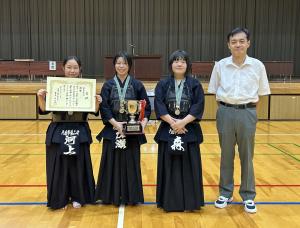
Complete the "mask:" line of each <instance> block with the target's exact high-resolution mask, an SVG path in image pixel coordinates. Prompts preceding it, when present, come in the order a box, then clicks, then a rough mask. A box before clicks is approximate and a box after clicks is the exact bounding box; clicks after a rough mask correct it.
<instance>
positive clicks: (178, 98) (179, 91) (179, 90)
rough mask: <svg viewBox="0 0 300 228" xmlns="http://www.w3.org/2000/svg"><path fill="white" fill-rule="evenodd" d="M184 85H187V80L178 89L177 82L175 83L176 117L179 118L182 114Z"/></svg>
mask: <svg viewBox="0 0 300 228" xmlns="http://www.w3.org/2000/svg"><path fill="white" fill-rule="evenodd" d="M184 83H185V78H184V79H183V80H182V81H181V83H180V85H179V88H178V85H177V81H175V95H176V107H175V115H177V116H178V115H179V114H180V101H181V96H182V91H183V85H184Z"/></svg>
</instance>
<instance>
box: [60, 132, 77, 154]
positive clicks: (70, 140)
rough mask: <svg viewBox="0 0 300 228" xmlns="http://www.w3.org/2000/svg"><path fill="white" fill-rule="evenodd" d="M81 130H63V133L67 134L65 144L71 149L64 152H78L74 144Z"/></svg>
mask: <svg viewBox="0 0 300 228" xmlns="http://www.w3.org/2000/svg"><path fill="white" fill-rule="evenodd" d="M79 133H80V131H79V130H62V132H61V135H64V136H65V142H64V144H65V145H66V146H67V147H68V149H69V151H65V152H63V154H65V155H73V154H76V151H75V148H74V147H73V145H75V141H76V138H77V136H78V135H79Z"/></svg>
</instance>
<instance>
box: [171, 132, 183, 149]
mask: <svg viewBox="0 0 300 228" xmlns="http://www.w3.org/2000/svg"><path fill="white" fill-rule="evenodd" d="M182 144H183V142H182V140H181V137H180V136H176V138H175V139H174V142H173V145H172V146H171V148H172V150H182V151H184V147H183V146H182Z"/></svg>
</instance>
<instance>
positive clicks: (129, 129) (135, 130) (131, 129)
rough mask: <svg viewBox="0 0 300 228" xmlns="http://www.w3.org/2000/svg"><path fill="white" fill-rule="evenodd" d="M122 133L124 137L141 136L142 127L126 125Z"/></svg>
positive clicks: (138, 124) (137, 124)
mask: <svg viewBox="0 0 300 228" xmlns="http://www.w3.org/2000/svg"><path fill="white" fill-rule="evenodd" d="M124 133H125V135H140V134H143V127H142V125H141V124H140V123H134V124H130V123H127V124H125V125H124Z"/></svg>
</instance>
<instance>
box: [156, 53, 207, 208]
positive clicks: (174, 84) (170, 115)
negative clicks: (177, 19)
mask: <svg viewBox="0 0 300 228" xmlns="http://www.w3.org/2000/svg"><path fill="white" fill-rule="evenodd" d="M190 70H191V62H190V58H189V56H188V54H187V53H186V52H185V51H182V50H178V51H175V52H174V53H172V54H171V56H170V58H169V71H170V75H169V76H168V77H167V78H166V79H164V80H161V81H160V82H159V83H158V84H157V86H156V88H155V100H154V105H155V113H156V117H157V119H159V120H161V124H160V126H159V129H158V131H157V133H156V135H155V138H154V139H155V141H156V142H157V144H158V160H157V188H156V202H157V207H159V208H162V209H164V210H165V211H193V210H199V209H200V208H201V206H204V195H203V183H202V166H201V155H200V148H199V144H200V143H202V141H203V135H202V131H201V127H200V124H199V122H200V120H201V118H202V114H203V110H204V93H203V89H202V86H201V84H200V83H199V81H198V80H196V79H194V78H192V77H191V76H190V75H189V74H190Z"/></svg>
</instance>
